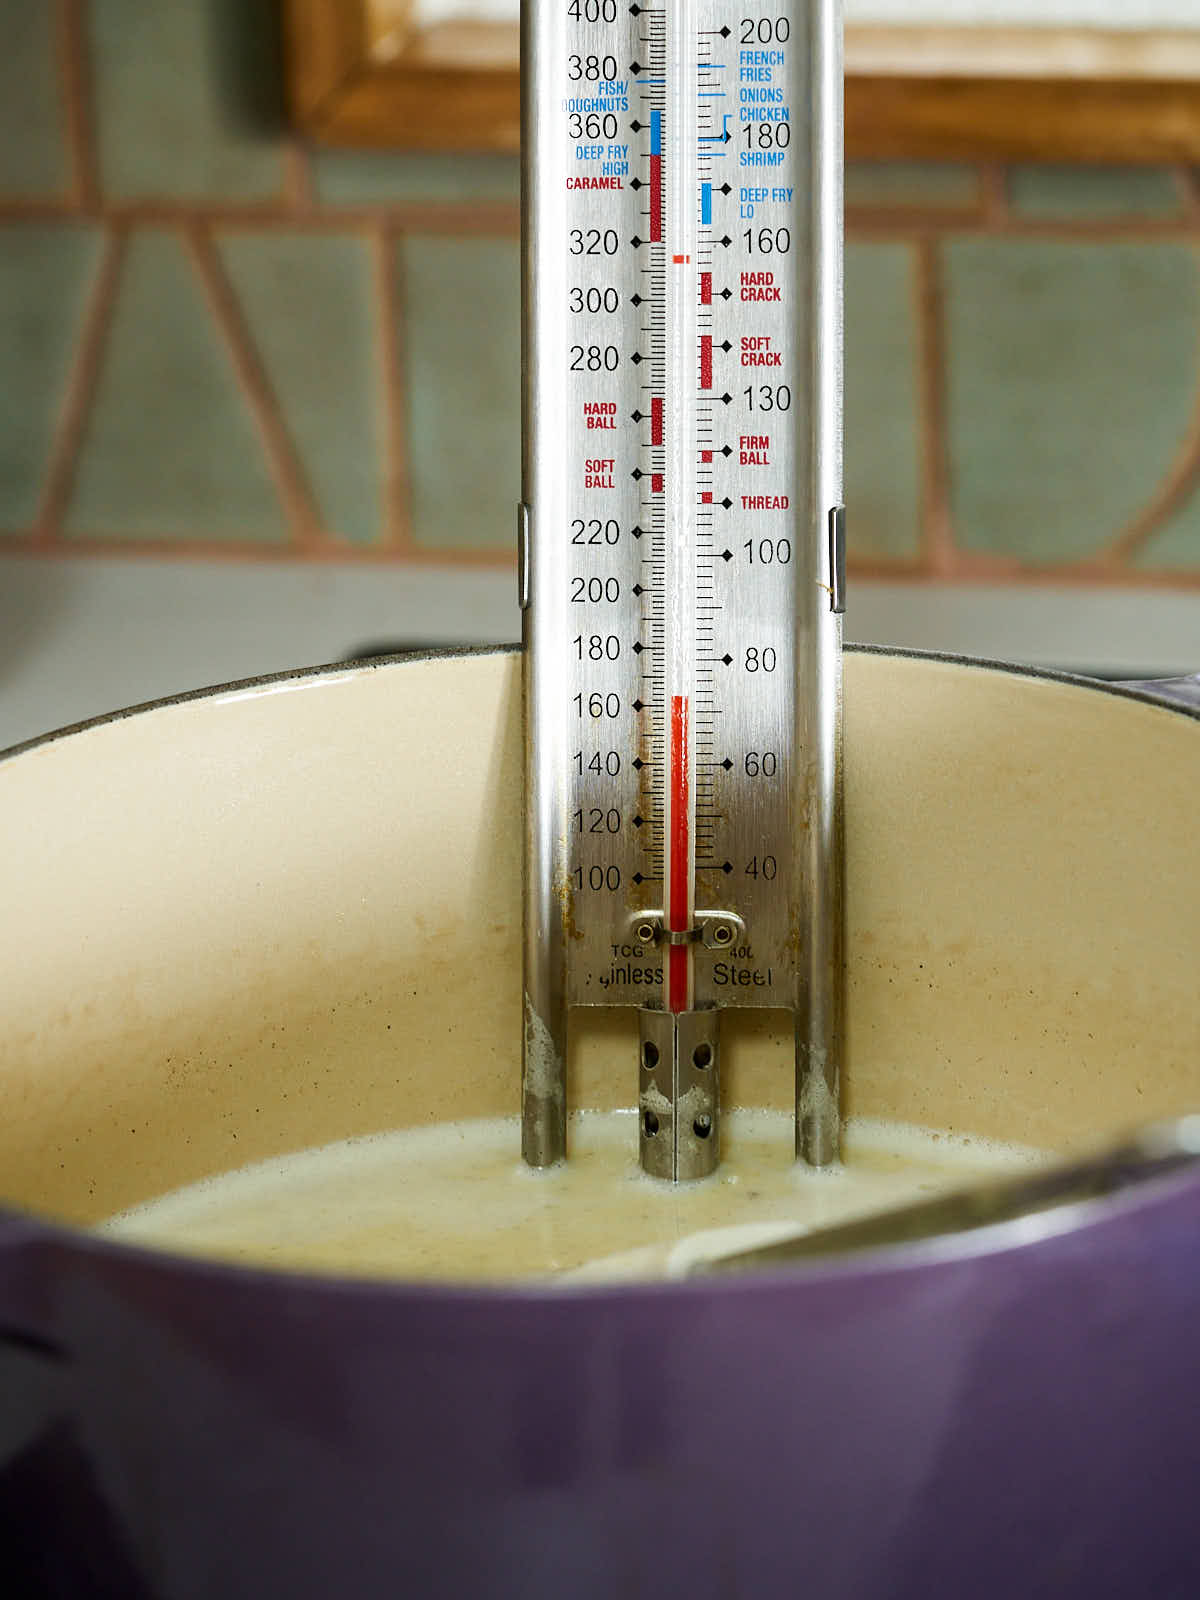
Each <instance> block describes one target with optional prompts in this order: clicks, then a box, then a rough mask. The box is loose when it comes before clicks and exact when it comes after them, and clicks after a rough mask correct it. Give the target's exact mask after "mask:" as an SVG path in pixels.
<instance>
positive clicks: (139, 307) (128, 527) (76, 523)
mask: <svg viewBox="0 0 1200 1600" xmlns="http://www.w3.org/2000/svg"><path fill="white" fill-rule="evenodd" d="M65 531H66V533H67V534H68V536H69V537H86V536H88V535H93V536H94V535H100V536H102V537H103V536H109V537H111V536H112V535H114V534H119V533H131V534H134V535H140V536H141V537H143V538H160V539H179V538H184V539H204V538H208V539H251V540H254V539H260V540H263V541H265V542H273V541H275V540H279V539H282V538H283V537H284V536H285V532H286V530H285V527H284V523H283V516H282V513H281V511H280V507H279V502H278V499H277V496H276V494H275V490H274V487H273V485H272V483H271V478H270V474H269V473H268V470H267V464H266V460H265V459H264V456H263V452H262V450H261V448H260V445H259V441H258V438H257V437H256V434H255V428H254V421H253V418H252V416H251V414H250V411H249V409H248V407H247V404H246V401H245V399H244V398H243V396H242V394H241V392H240V390H239V388H238V383H237V379H236V376H235V374H234V370H233V366H232V364H231V362H230V359H229V354H228V352H227V351H226V350H225V349H223V348H222V344H221V338H220V335H219V333H218V331H217V329H216V327H215V326H214V325H213V322H212V319H211V317H210V316H209V315H208V312H207V309H206V306H205V303H204V299H203V296H202V293H201V289H200V284H199V282H198V280H197V278H196V275H195V273H194V272H192V270H191V268H190V264H189V262H188V259H187V257H186V255H185V253H184V250H183V246H182V244H181V242H180V240H179V238H178V237H177V236H176V235H175V234H174V233H171V232H168V231H166V230H163V229H158V228H146V229H143V230H140V231H139V232H138V234H137V235H136V236H135V237H134V238H133V239H132V240H131V242H130V245H129V251H128V256H127V259H126V261H125V268H124V271H123V273H122V275H121V284H120V289H119V291H118V294H117V301H116V305H115V307H114V309H113V317H112V323H111V325H110V327H109V330H108V340H107V351H106V356H105V361H104V365H103V368H102V371H101V378H100V383H99V386H98V389H97V392H96V396H95V400H94V403H93V407H92V413H91V419H90V425H89V427H88V430H87V433H86V435H85V437H84V441H83V448H82V453H81V455H80V460H79V466H78V470H77V473H76V482H75V494H74V498H73V500H72V503H71V508H70V511H69V513H68V516H67V524H66V530H65Z"/></svg>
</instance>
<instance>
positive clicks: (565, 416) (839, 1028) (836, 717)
mask: <svg viewBox="0 0 1200 1600" xmlns="http://www.w3.org/2000/svg"><path fill="white" fill-rule="evenodd" d="M522 60H523V80H522V81H523V91H522V92H523V104H522V132H523V141H524V142H523V179H524V206H523V210H524V239H525V252H524V261H525V271H524V311H525V317H524V355H525V389H524V448H523V496H522V505H521V507H520V515H519V532H520V551H521V555H520V570H521V598H522V606H523V608H524V644H525V718H526V911H525V1041H524V1070H523V1079H522V1118H523V1132H522V1144H523V1153H524V1156H525V1159H526V1161H528V1162H529V1163H530V1164H531V1165H533V1166H546V1165H549V1164H551V1163H553V1162H555V1161H558V1160H560V1159H562V1158H563V1157H564V1155H565V1154H566V1119H567V1097H566V1049H567V1015H568V1010H569V1008H570V1007H572V1006H623V1007H634V1008H636V1009H637V1010H638V1013H639V1025H640V1060H639V1063H638V1067H637V1075H638V1085H639V1094H638V1102H639V1122H640V1135H639V1144H640V1153H641V1160H642V1165H643V1167H644V1168H645V1169H646V1171H648V1172H650V1173H653V1174H655V1175H656V1176H659V1177H663V1178H668V1179H682V1178H694V1177H702V1176H705V1175H706V1174H708V1173H710V1172H712V1171H713V1170H714V1169H715V1167H716V1165H717V1161H718V1157H719V1147H720V1091H719V1077H720V1071H719V1069H720V1053H721V1052H720V1043H721V1041H720V1035H719V1030H718V1019H719V1016H720V1012H721V1011H722V1010H727V1009H731V1008H737V1007H743V1008H772V1009H777V1010H786V1011H788V1012H790V1013H791V1014H792V1016H793V1018H794V1023H795V1030H794V1031H795V1055H796V1152H797V1154H798V1155H799V1156H800V1157H801V1158H803V1159H805V1160H807V1161H809V1162H812V1163H813V1164H815V1165H823V1164H825V1163H826V1162H828V1161H831V1160H833V1159H834V1158H835V1157H836V1155H837V1150H838V1138H839V1111H838V1085H839V1064H840V1056H841V1047H842V1035H843V1014H844V975H843V936H842V919H843V885H842V827H841V616H840V613H841V611H842V609H843V605H844V590H845V578H844V554H843V551H844V529H845V519H844V513H843V511H842V449H841V431H842V399H841V397H842V355H841V350H842V318H841V295H842V182H841V174H842V50H841V19H840V5H839V4H838V3H837V0H738V4H737V5H733V4H732V3H730V0H665V3H663V4H660V5H653V4H646V5H643V4H640V3H639V0H633V3H629V0H525V5H524V10H523V14H522ZM631 1065H632V1064H631ZM631 1082H632V1076H631Z"/></svg>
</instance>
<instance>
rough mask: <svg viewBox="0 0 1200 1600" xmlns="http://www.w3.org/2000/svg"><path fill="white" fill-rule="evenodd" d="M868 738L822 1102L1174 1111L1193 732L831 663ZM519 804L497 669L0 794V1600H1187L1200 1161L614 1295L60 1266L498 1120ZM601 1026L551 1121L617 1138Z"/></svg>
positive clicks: (1199, 764)
mask: <svg viewBox="0 0 1200 1600" xmlns="http://www.w3.org/2000/svg"><path fill="white" fill-rule="evenodd" d="M846 716H847V726H846V748H847V771H846V793H847V851H848V862H847V864H848V885H849V908H848V923H849V937H848V945H849V972H848V983H849V1004H850V1013H849V1015H850V1026H849V1035H850V1037H849V1044H848V1060H847V1065H846V1073H845V1079H846V1081H845V1099H846V1110H847V1112H848V1114H859V1115H870V1116H888V1117H893V1118H898V1119H900V1120H903V1121H908V1122H915V1123H921V1124H925V1125H933V1126H942V1127H945V1128H947V1129H954V1130H956V1131H960V1132H961V1131H972V1132H975V1133H978V1134H980V1135H987V1136H997V1137H1003V1138H1009V1139H1019V1140H1026V1141H1029V1142H1035V1143H1041V1144H1045V1145H1048V1146H1053V1147H1060V1148H1062V1149H1064V1150H1065V1149H1068V1148H1070V1147H1071V1146H1072V1145H1075V1144H1079V1143H1094V1142H1095V1141H1096V1140H1097V1139H1098V1138H1103V1137H1104V1136H1106V1135H1108V1134H1113V1133H1116V1132H1117V1131H1118V1130H1121V1129H1123V1128H1125V1127H1127V1126H1129V1125H1130V1124H1133V1123H1139V1122H1145V1121H1148V1120H1151V1119H1153V1118H1156V1117H1161V1116H1171V1115H1175V1114H1178V1113H1181V1112H1184V1111H1188V1110H1193V1109H1196V1108H1197V1107H1198V1106H1200V1000H1198V998H1197V984H1196V981H1195V973H1196V970H1197V955H1198V954H1200V851H1197V850H1196V849H1195V822H1194V815H1193V809H1192V808H1193V806H1194V797H1195V794H1196V793H1197V792H1198V791H1200V727H1198V726H1197V717H1196V713H1195V711H1194V710H1190V709H1189V708H1188V707H1187V706H1186V705H1185V704H1182V703H1180V704H1178V705H1177V706H1175V707H1174V708H1172V707H1170V706H1168V705H1166V704H1163V703H1160V702H1155V701H1154V700H1153V699H1152V698H1151V697H1149V696H1148V695H1146V694H1138V693H1134V692H1125V691H1112V690H1106V689H1101V688H1098V687H1095V686H1088V685H1085V684H1083V683H1080V682H1075V681H1071V680H1068V679H1065V678H1053V677H1048V676H1034V675H1029V674H1023V673H1017V672H1014V671H1009V670H1004V669H1000V668H992V667H985V666H981V665H972V664H966V663H961V662H951V661H946V660H938V659H934V658H919V657H908V656H900V655H884V654H878V653H870V652H856V653H853V654H851V655H850V656H849V657H848V659H847V663H846ZM520 806H521V798H520V726H519V661H518V659H517V658H516V657H515V656H513V655H508V654H500V655H495V654H493V655H463V656H457V657H442V658H429V659H423V660H419V661H409V662H385V663H380V664H377V665H371V666H364V667H357V668H354V669H332V670H329V671H326V672H321V673H314V674H308V675H299V676H296V677H293V678H285V679H280V680H273V681H270V682H264V683H259V684H252V685H244V686H241V687H238V688H234V689H226V690H218V691H214V692H213V693H212V694H207V695H203V696H197V697H192V698H189V699H186V700H183V701H177V702H173V703H170V704H166V705H162V706H157V707H153V708H150V709H148V710H145V711H141V712H138V713H137V714H134V715H130V716H127V717H121V718H116V719H112V720H109V721H107V722H104V723H102V724H99V725H93V726H89V727H87V728H84V729H79V730H75V731H74V732H71V733H68V734H65V735H61V736H58V737H55V738H53V739H50V740H46V741H41V742H39V743H37V744H35V745H33V746H27V747H25V748H23V749H22V750H20V751H17V752H13V753H12V755H11V756H10V758H9V759H7V760H6V761H4V762H3V763H0V822H2V824H3V831H4V837H5V839H6V841H7V844H8V849H7V851H6V853H5V866H4V871H5V885H4V887H5V893H4V895H3V899H2V901H0V905H2V907H3V910H2V911H0V962H2V970H4V971H5V972H6V974H8V975H9V978H10V992H9V993H8V994H7V995H6V997H5V999H4V1001H3V1004H2V1005H0V1093H2V1094H3V1095H4V1116H3V1119H0V1173H2V1174H3V1184H2V1190H3V1194H4V1196H5V1198H6V1200H7V1202H8V1203H9V1205H10V1207H11V1209H10V1210H9V1212H8V1213H7V1214H6V1215H5V1216H4V1218H3V1221H2V1222H0V1569H2V1571H3V1593H4V1594H5V1595H18V1594H25V1593H29V1594H36V1595H47V1596H51V1595H71V1596H76V1595H93V1594H95V1595H108V1594H111V1595H120V1596H131V1597H138V1596H147V1597H150V1596H154V1597H159V1596H163V1597H166V1596H170V1597H183V1596H193V1595H194V1596H212V1595H247V1596H256V1597H258V1596H272V1595H280V1596H295V1595H307V1594H314V1595H316V1594H339V1595H343V1594H344V1595H363V1596H373V1595H387V1596H397V1595H410V1594H446V1595H455V1596H458V1595H473V1594H479V1595H488V1596H506V1595H513V1596H522V1597H525V1596H541V1595H545V1596H551V1595H554V1596H559V1595H570V1596H572V1597H585V1596H608V1595H622V1596H635V1595H642V1594H645V1595H651V1594H657V1595H662V1594H688V1595H697V1596H701V1595H705V1596H706V1595H712V1596H718V1595H720V1596H725V1595H730V1596H732V1595H743V1594H744V1595H753V1596H759V1595H773V1594H781V1595H783V1594H786V1595H794V1594H811V1595H820V1596H841V1595H845V1596H855V1597H870V1596H876V1595H880V1596H882V1595H888V1596H907V1595H913V1596H917V1595H920V1596H927V1595H947V1596H959V1595H973V1596H998V1597H999V1596H1004V1597H1006V1600H1007V1597H1010V1596H1022V1597H1027V1596H1037V1595H1053V1596H1073V1595H1079V1596H1088V1597H1095V1596H1101V1595H1153V1596H1159V1595H1161V1596H1180V1597H1183V1596H1192V1595H1195V1594H1197V1593H1200V1538H1198V1536H1197V1521H1198V1515H1197V1509H1196V1507H1197V1496H1198V1491H1200V1417H1198V1415H1197V1413H1198V1410H1200V1406H1198V1402H1197V1395H1198V1394H1200V1181H1197V1179H1196V1178H1195V1177H1193V1176H1189V1175H1187V1174H1183V1175H1176V1176H1173V1177H1168V1178H1162V1179H1159V1180H1155V1181H1153V1182H1151V1183H1149V1184H1146V1185H1144V1186H1141V1187H1139V1188H1137V1189H1134V1190H1130V1191H1127V1192H1125V1193H1122V1194H1120V1195H1118V1196H1116V1197H1114V1198H1112V1199H1110V1200H1105V1201H1095V1202H1088V1203H1086V1204H1082V1205H1078V1206H1074V1207H1070V1208H1066V1209H1064V1210H1060V1211H1057V1212H1055V1213H1053V1215H1052V1218H1051V1219H1049V1220H1047V1219H1039V1220H1036V1221H1033V1222H1030V1221H1025V1222H1018V1223H1009V1224H1003V1225H1000V1226H997V1227H994V1228H990V1229H986V1230H983V1231H980V1232H976V1233H974V1234H970V1235H964V1236H959V1237H956V1238H954V1239H940V1240H932V1241H929V1242H926V1243H923V1244H920V1245H911V1246H905V1247H898V1248H895V1249H891V1250H882V1251H878V1252H875V1253H872V1254H869V1255H862V1256H855V1257H847V1258H845V1259H842V1260H835V1261H829V1262H824V1263H811V1264H807V1265H803V1266H799V1265H798V1266H796V1267H794V1268H791V1269H788V1270H777V1271H773V1272H771V1273H769V1274H767V1273H764V1274H762V1275H759V1276H752V1277H747V1278H726V1279H721V1278H712V1279H695V1280H691V1281H689V1282H686V1283H681V1284H661V1285H638V1286H629V1287H619V1288H594V1289H581V1288H577V1289H573V1290H571V1289H567V1288H554V1287H551V1286H546V1287H537V1288H533V1287H520V1288H512V1289H501V1290H483V1289H474V1288H462V1289H455V1288H446V1287H426V1286H420V1285H413V1284H404V1283H387V1282H382V1283H381V1282H375V1283H368V1282H355V1281H348V1280H337V1279H334V1278H319V1277H305V1276H300V1275H294V1274H286V1273H274V1272H270V1271H266V1270H262V1271H260V1270H245V1269H241V1268H236V1267H233V1266H229V1265H225V1264H223V1263H219V1262H211V1263H210V1262H199V1261H186V1260H183V1259H177V1258H174V1257H170V1256H167V1255H164V1254H156V1253H153V1252H150V1251H143V1250H136V1249H129V1248H123V1247H118V1246H116V1245H114V1244H111V1243H108V1242H105V1241H104V1240H103V1239H101V1238H99V1237H97V1236H95V1235H93V1234H90V1233H89V1232H87V1231H86V1225H87V1224H89V1223H91V1222H94V1221H96V1220H98V1219H100V1218H102V1217H103V1216H105V1215H108V1214H110V1213H112V1212H113V1211H115V1210H117V1209H120V1208H122V1207H125V1206H128V1205H130V1204H133V1203H135V1202H136V1201H137V1200H139V1199H142V1198H145V1197H148V1196H151V1195H153V1194H156V1193H161V1192H163V1191H165V1190H167V1189H169V1188H171V1187H175V1186H177V1185H179V1184H182V1183H186V1182H190V1181H192V1180H193V1179H195V1178H197V1177H200V1176H202V1175H204V1174H206V1173H214V1172H220V1171H222V1170H227V1169H230V1168H232V1167H235V1166H238V1165H242V1164H245V1163H246V1162H248V1161H253V1160H259V1159H263V1158H265V1157H267V1156H270V1155H274V1154H279V1153H282V1152H285V1151H288V1150H292V1149H299V1148H304V1147H306V1146H309V1145H315V1144H320V1143H325V1142H328V1141H330V1140H332V1139H338V1138H345V1137H350V1136H353V1135H356V1134H362V1133H367V1132H373V1131H376V1130H379V1129H382V1128H388V1127H396V1126H403V1125H406V1124H417V1123H422V1122H427V1121H431V1120H435V1119H437V1118H458V1117H462V1116H467V1115H472V1114H474V1115H480V1116H484V1115H489V1116H490V1115H496V1114H499V1113H500V1112H503V1111H515V1109H516V1096H517V1080H518V1056H519V1029H520V1014H519V927H520V905H521V896H520V882H519V850H520ZM630 1038H631V1035H630V1025H629V1022H628V1019H617V1020H614V1019H612V1018H605V1017H586V1016H585V1017H583V1018H581V1020H580V1025H579V1028H578V1038H577V1040H576V1046H575V1058H574V1061H573V1065H572V1073H573V1077H572V1084H571V1092H572V1096H573V1100H574V1103H575V1104H577V1105H579V1106H604V1105H618V1104H625V1103H629V1102H631V1101H632V1098H633V1095H634V1084H635V1081H636V1074H635V1075H634V1079H633V1080H632V1081H631V1077H630V1071H629V1070H628V1068H629V1063H630V1061H632V1060H634V1059H635V1057H634V1054H633V1053H632V1050H631V1046H630ZM787 1046H788V1039H787V1037H786V1028H785V1026H784V1023H783V1020H782V1019H778V1025H777V1026H775V1025H763V1023H762V1022H761V1021H759V1022H758V1023H754V1022H753V1021H745V1020H740V1021H739V1020H738V1019H729V1025H728V1035H727V1038H726V1043H725V1052H724V1055H725V1067H724V1071H725V1082H726V1087H727V1090H728V1093H729V1096H730V1098H731V1099H733V1100H734V1101H736V1102H737V1103H742V1104H783V1103H784V1097H785V1096H786V1094H787V1092H788V1090H789V1088H790V1071H789V1069H788V1065H787ZM514 1159H515V1152H514ZM43 1218H45V1219H46V1220H41V1219H43Z"/></svg>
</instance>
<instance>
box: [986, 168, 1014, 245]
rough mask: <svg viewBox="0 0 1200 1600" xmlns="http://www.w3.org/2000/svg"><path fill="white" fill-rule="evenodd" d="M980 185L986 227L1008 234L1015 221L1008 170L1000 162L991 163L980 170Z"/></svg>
mask: <svg viewBox="0 0 1200 1600" xmlns="http://www.w3.org/2000/svg"><path fill="white" fill-rule="evenodd" d="M980 183H981V185H982V188H983V220H984V224H985V226H986V227H989V228H993V229H995V230H996V232H998V233H1006V232H1007V231H1008V230H1009V228H1010V227H1011V225H1012V220H1013V219H1012V211H1011V209H1010V207H1009V188H1008V168H1007V167H1006V166H1004V165H1002V164H1001V163H1000V162H998V161H989V162H988V163H986V165H985V166H984V167H983V168H982V169H981V170H980Z"/></svg>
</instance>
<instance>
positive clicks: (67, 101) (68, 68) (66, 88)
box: [55, 0, 100, 212]
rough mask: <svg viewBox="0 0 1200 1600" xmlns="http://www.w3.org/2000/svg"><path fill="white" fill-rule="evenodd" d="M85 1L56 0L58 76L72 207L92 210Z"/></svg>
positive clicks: (96, 200) (96, 191)
mask: <svg viewBox="0 0 1200 1600" xmlns="http://www.w3.org/2000/svg"><path fill="white" fill-rule="evenodd" d="M86 5H87V0H57V4H56V6H55V28H56V35H57V49H56V54H57V60H58V77H59V84H60V88H61V92H62V98H63V108H64V111H65V113H66V134H67V145H68V148H69V150H70V157H71V194H72V200H73V205H72V209H73V210H74V211H76V212H78V211H85V212H95V211H96V210H97V209H98V207H99V204H100V182H99V177H98V175H97V171H96V150H95V142H94V138H93V133H94V123H93V119H92V84H91V74H90V71H89V63H88V51H87V43H86V35H87V18H86Z"/></svg>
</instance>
